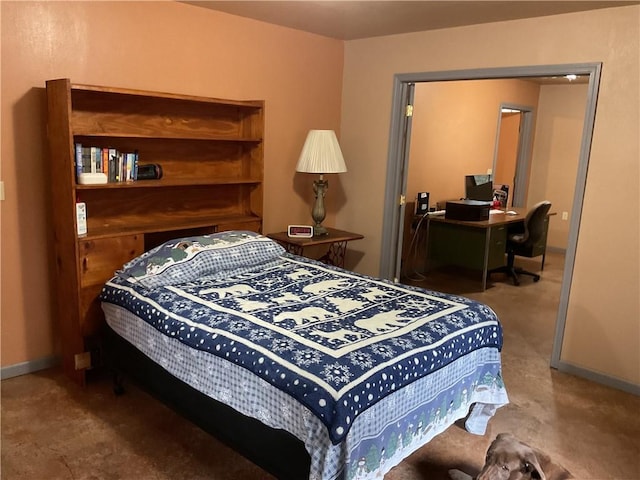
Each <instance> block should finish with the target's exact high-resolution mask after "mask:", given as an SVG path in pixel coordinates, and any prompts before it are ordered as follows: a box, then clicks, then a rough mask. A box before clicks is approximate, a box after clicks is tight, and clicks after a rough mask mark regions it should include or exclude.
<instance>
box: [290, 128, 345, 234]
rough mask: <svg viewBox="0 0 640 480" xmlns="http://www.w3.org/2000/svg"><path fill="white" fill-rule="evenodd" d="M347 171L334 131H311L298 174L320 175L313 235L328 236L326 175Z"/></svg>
mask: <svg viewBox="0 0 640 480" xmlns="http://www.w3.org/2000/svg"><path fill="white" fill-rule="evenodd" d="M346 171H347V166H346V165H345V163H344V158H343V156H342V151H341V150H340V145H339V144H338V139H337V138H336V133H335V132H334V131H333V130H309V133H308V134H307V139H306V140H305V142H304V146H303V147H302V152H301V153H300V158H299V159H298V165H297V166H296V172H303V173H317V174H320V179H319V180H314V182H313V191H314V193H315V195H316V201H315V204H314V205H313V210H312V212H311V218H313V221H314V222H315V225H314V227H313V235H314V236H320V235H327V233H328V232H327V229H326V228H325V227H323V226H322V221H323V220H324V217H325V210H324V196H325V193H326V191H327V188H329V182H328V181H327V180H325V179H324V174H325V173H343V172H346Z"/></svg>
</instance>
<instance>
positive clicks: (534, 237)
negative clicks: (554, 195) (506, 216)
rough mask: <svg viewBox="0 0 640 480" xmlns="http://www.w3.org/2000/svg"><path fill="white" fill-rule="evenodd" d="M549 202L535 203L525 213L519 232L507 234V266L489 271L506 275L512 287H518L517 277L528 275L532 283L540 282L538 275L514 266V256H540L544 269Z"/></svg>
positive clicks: (518, 280)
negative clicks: (509, 278)
mask: <svg viewBox="0 0 640 480" xmlns="http://www.w3.org/2000/svg"><path fill="white" fill-rule="evenodd" d="M550 208H551V202H548V201H546V200H545V201H542V202H540V203H537V204H536V205H535V206H534V207H533V208H531V210H529V211H528V212H527V216H526V217H525V219H524V225H523V229H521V231H509V232H508V233H507V264H506V265H504V266H502V267H498V268H494V269H493V270H490V271H489V272H488V274H489V275H490V274H492V273H506V274H507V275H508V276H509V277H511V278H512V279H513V284H514V285H520V279H519V278H518V275H530V276H531V277H533V281H534V282H537V281H538V280H540V275H538V274H537V273H533V272H528V271H527V270H523V269H522V268H519V267H516V266H514V260H515V256H516V255H518V256H523V257H535V256H537V255H542V266H543V268H544V252H545V249H546V235H547V226H548V219H547V216H548V214H549V209H550Z"/></svg>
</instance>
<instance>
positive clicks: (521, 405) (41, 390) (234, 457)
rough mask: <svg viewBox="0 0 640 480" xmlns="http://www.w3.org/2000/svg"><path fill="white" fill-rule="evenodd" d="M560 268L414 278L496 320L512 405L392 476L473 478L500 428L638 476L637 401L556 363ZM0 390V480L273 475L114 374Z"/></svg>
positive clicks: (553, 258)
mask: <svg viewBox="0 0 640 480" xmlns="http://www.w3.org/2000/svg"><path fill="white" fill-rule="evenodd" d="M563 261H564V259H563V256H562V255H560V254H557V253H551V254H549V255H548V256H547V262H546V265H545V268H544V271H543V272H542V274H543V277H542V279H541V280H540V282H538V283H533V282H532V281H531V279H530V278H524V279H523V281H522V284H521V286H520V287H514V286H513V285H511V284H510V283H509V282H508V281H506V280H504V278H503V277H500V276H496V277H495V278H494V279H492V282H491V283H490V287H489V288H488V289H487V290H486V291H485V292H481V291H480V289H479V283H480V282H479V279H478V278H477V277H478V275H477V274H476V275H475V276H468V274H467V272H457V271H451V270H450V271H446V270H445V271H438V272H434V273H432V274H430V275H429V277H428V280H427V281H426V282H418V283H420V284H422V285H425V286H427V287H433V288H436V289H438V290H442V291H451V292H453V293H457V294H463V295H466V296H469V297H471V298H474V299H477V300H480V301H483V302H485V303H487V304H489V305H490V306H491V307H492V308H493V309H494V310H495V311H496V312H497V313H498V316H499V317H500V319H501V321H502V323H503V326H504V333H505V335H504V336H505V338H504V350H503V365H504V372H503V373H504V379H505V384H506V387H507V390H508V392H509V397H510V402H511V403H510V404H509V405H507V406H506V407H503V408H501V409H500V410H498V412H497V414H496V416H495V417H494V418H493V419H492V420H491V422H490V424H489V430H488V431H487V433H486V435H484V436H474V435H471V434H469V433H467V432H465V431H464V430H463V429H462V428H460V426H458V425H454V426H452V427H451V428H449V429H448V430H447V431H446V432H445V433H443V434H442V435H440V436H439V437H436V438H435V439H434V440H433V441H432V442H431V443H430V444H428V445H426V446H424V447H423V448H421V449H420V450H418V451H417V452H415V453H414V454H413V455H411V456H410V457H409V458H407V459H406V460H405V461H403V462H402V463H401V464H400V465H398V466H396V467H395V468H394V469H393V470H391V471H390V472H389V473H388V474H387V475H386V476H385V480H423V479H445V478H446V471H447V470H448V469H449V468H460V469H462V470H465V471H468V472H469V473H471V474H475V473H477V471H478V469H479V468H480V466H481V465H482V462H483V458H484V454H485V451H486V448H487V446H488V445H489V443H490V442H491V440H492V438H494V437H495V435H496V434H497V433H499V432H511V433H513V434H515V435H516V436H518V437H520V438H521V439H523V440H524V441H526V442H528V443H530V444H532V445H535V446H537V447H540V448H542V449H543V450H545V451H547V452H548V453H549V454H550V455H551V456H552V457H553V458H554V459H555V460H556V461H557V462H558V463H561V464H562V465H564V466H565V467H566V468H568V469H569V470H570V471H571V472H572V473H573V474H574V475H575V477H576V478H582V479H594V480H595V479H598V480H600V479H602V480H604V479H629V480H638V479H640V398H638V397H636V396H634V395H631V394H627V393H623V392H621V391H618V390H614V389H611V388H608V387H604V386H602V385H598V384H595V383H592V382H589V381H587V380H584V379H581V378H577V377H574V376H571V375H567V374H563V373H559V372H557V371H555V370H552V369H550V368H549V359H550V356H551V347H552V339H553V335H554V324H555V320H556V311H557V306H558V300H559V292H560V282H561V278H562V266H563ZM518 263H519V264H522V265H525V266H528V267H531V268H533V269H539V264H540V262H539V259H534V260H527V259H520V258H518ZM1 387H2V397H1V406H2V419H1V420H2V445H1V447H2V458H1V460H2V463H1V468H2V471H1V475H2V479H3V480H18V479H20V480H42V479H61V480H67V479H68V480H88V479H95V480H110V479H113V480H116V479H125V480H126V479H141V480H146V479H153V480H195V479H198V480H199V479H203V480H204V479H211V480H263V479H264V480H271V479H272V478H273V477H271V476H270V475H268V474H267V473H265V472H264V471H262V470H261V469H259V468H258V467H256V466H254V465H253V464H252V463H251V462H249V461H247V460H245V459H244V458H243V457H241V456H239V455H238V454H236V453H235V452H234V451H232V450H230V449H228V448H227V447H225V446H224V445H223V444H221V443H220V442H218V441H217V440H216V439H214V438H213V437H211V436H210V435H208V434H206V433H204V432H203V431H201V430H199V429H198V428H197V427H195V426H193V425H192V424H190V423H189V422H187V421H185V420H184V419H182V418H181V417H179V416H178V415H176V414H175V413H173V412H172V411H170V410H169V409H167V408H166V407H165V406H163V405H162V404H160V403H159V402H157V401H155V400H153V399H152V398H150V397H149V396H148V395H147V394H146V393H144V392H142V391H141V390H139V389H137V388H135V387H134V386H131V385H129V386H128V389H127V393H126V394H125V395H123V396H120V397H115V396H114V395H113V393H112V390H111V382H110V380H109V379H108V378H105V379H104V380H97V381H95V382H93V383H91V384H90V385H89V386H87V387H86V388H85V389H81V388H79V387H77V386H76V385H74V384H72V383H70V382H69V381H68V380H67V379H66V378H65V377H64V376H63V375H62V374H61V372H60V371H59V370H57V369H52V370H47V371H42V372H38V373H35V374H30V375H24V376H21V377H16V378H12V379H8V380H4V381H3V382H2V384H1ZM301 480H303V479H301Z"/></svg>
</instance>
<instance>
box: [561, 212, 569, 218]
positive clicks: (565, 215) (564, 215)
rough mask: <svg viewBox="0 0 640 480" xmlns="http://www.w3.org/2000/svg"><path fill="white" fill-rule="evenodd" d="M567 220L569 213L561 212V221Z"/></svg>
mask: <svg viewBox="0 0 640 480" xmlns="http://www.w3.org/2000/svg"><path fill="white" fill-rule="evenodd" d="M568 218H569V212H562V219H563V220H567V219H568Z"/></svg>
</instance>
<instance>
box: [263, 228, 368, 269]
mask: <svg viewBox="0 0 640 480" xmlns="http://www.w3.org/2000/svg"><path fill="white" fill-rule="evenodd" d="M327 231H328V232H329V233H328V234H327V235H322V236H317V237H311V238H297V237H290V236H289V235H287V232H277V233H268V234H267V237H269V238H271V239H273V240H275V241H277V242H278V243H280V245H282V246H283V247H284V248H285V249H286V250H287V252H289V253H293V254H294V255H300V256H304V250H305V248H309V247H317V246H322V245H326V246H327V247H328V250H327V252H326V253H325V254H324V255H323V256H322V257H320V258H319V259H318V260H320V261H321V262H323V263H326V264H327V265H335V266H336V267H340V268H344V257H345V254H346V252H347V243H348V242H351V241H352V240H360V239H362V238H364V236H363V235H360V234H359V233H352V232H346V231H344V230H337V229H335V228H327Z"/></svg>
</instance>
